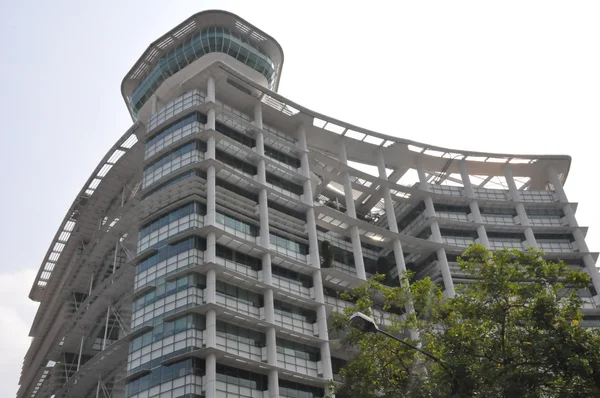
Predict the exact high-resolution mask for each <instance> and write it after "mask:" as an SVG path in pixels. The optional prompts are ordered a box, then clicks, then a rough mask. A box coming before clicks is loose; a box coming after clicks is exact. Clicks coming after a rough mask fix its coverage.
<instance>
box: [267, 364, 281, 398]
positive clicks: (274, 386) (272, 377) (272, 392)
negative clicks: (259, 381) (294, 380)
mask: <svg viewBox="0 0 600 398" xmlns="http://www.w3.org/2000/svg"><path fill="white" fill-rule="evenodd" d="M269 398H279V375H278V373H277V370H276V369H271V370H269Z"/></svg>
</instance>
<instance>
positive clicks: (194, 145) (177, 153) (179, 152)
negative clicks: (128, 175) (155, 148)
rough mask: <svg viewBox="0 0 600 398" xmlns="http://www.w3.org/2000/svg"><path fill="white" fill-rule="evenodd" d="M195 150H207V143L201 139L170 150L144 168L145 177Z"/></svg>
mask: <svg viewBox="0 0 600 398" xmlns="http://www.w3.org/2000/svg"><path fill="white" fill-rule="evenodd" d="M194 150H197V151H202V152H206V143H205V142H204V141H200V140H198V141H193V142H189V143H187V144H185V145H183V146H180V147H177V148H175V149H173V150H171V151H169V152H168V153H166V154H165V155H163V156H161V157H160V158H158V159H156V160H155V161H154V162H152V163H150V164H149V165H147V166H146V167H145V168H144V177H146V176H148V175H150V174H151V173H152V172H153V171H155V170H158V169H159V168H161V167H162V166H164V165H166V164H167V163H169V162H171V161H173V160H175V159H177V158H179V157H181V156H183V155H185V154H186V153H189V152H192V151H194Z"/></svg>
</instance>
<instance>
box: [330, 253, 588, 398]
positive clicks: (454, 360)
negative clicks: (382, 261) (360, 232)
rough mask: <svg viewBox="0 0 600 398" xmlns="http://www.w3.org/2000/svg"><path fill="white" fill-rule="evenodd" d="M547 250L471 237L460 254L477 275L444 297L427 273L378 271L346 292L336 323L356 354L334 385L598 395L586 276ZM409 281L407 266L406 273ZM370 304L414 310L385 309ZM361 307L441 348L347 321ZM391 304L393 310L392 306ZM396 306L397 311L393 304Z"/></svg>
mask: <svg viewBox="0 0 600 398" xmlns="http://www.w3.org/2000/svg"><path fill="white" fill-rule="evenodd" d="M542 254H543V253H542V252H540V251H535V250H530V251H528V252H520V251H517V250H511V251H509V250H503V251H497V252H490V251H488V250H487V249H485V248H484V247H483V246H481V245H473V246H471V247H470V248H469V249H467V251H466V252H465V253H464V254H463V256H462V257H461V258H460V259H459V265H460V267H461V269H462V271H463V272H464V273H465V274H467V275H468V276H469V277H470V278H471V279H473V282H472V283H468V284H463V285H460V286H457V295H456V296H455V297H454V298H450V299H447V298H444V296H443V294H442V292H441V290H440V288H439V287H438V286H437V285H435V284H433V283H432V282H431V280H429V279H423V280H419V281H412V283H411V284H410V287H406V286H407V284H406V283H402V284H401V285H402V286H401V287H387V286H385V285H384V284H383V283H382V281H383V276H381V275H378V276H376V277H375V278H373V279H371V280H369V281H367V282H366V283H365V284H364V285H362V286H360V287H357V288H355V289H353V290H352V291H350V292H344V293H341V294H340V297H341V298H342V299H345V300H349V301H352V302H354V303H355V305H354V307H352V308H347V309H346V310H345V311H344V313H339V314H335V315H334V318H333V322H332V328H333V330H334V331H337V332H338V333H341V334H342V335H343V336H344V337H343V338H342V339H341V341H340V344H341V347H340V348H341V349H344V350H346V351H347V352H351V353H353V354H352V359H351V360H350V361H349V362H348V364H347V366H345V367H344V368H343V369H342V371H341V376H342V377H343V378H344V380H345V382H344V383H343V384H342V385H338V386H336V388H335V389H336V393H337V394H338V395H340V396H350V397H367V398H368V397H423V398H425V397H429V398H435V397H440V398H441V397H444V398H445V397H452V396H455V397H486V398H487V397H592V396H600V333H599V332H598V331H597V330H587V329H584V328H582V327H580V326H579V321H580V320H581V319H582V314H581V311H580V308H581V304H582V303H581V299H580V298H579V297H578V295H577V289H581V288H587V287H588V286H589V283H590V278H589V277H588V276H587V275H586V274H584V273H582V272H580V271H573V270H570V269H569V267H568V266H566V265H565V264H564V263H562V262H559V263H552V262H547V261H545V260H544V259H543V258H542ZM403 278H404V279H405V280H404V282H406V280H407V278H409V275H405V276H403ZM374 307H378V308H381V309H383V310H384V311H391V310H393V309H402V308H412V309H414V311H413V310H411V311H409V313H408V314H404V315H403V316H397V317H394V318H392V319H386V324H385V325H384V326H382V324H383V319H382V316H381V312H379V311H377V310H374ZM356 311H360V312H363V313H365V314H366V315H368V316H371V317H373V318H374V319H375V320H376V322H377V323H378V324H379V325H380V326H381V327H382V328H383V329H385V330H386V331H387V332H389V333H391V334H394V335H396V336H398V337H399V338H401V339H403V340H404V341H406V342H409V343H411V344H413V345H417V346H420V347H421V348H422V349H424V350H425V351H427V352H429V353H431V354H433V355H435V356H436V357H438V358H441V361H439V362H436V361H433V360H431V359H429V358H427V357H426V356H424V355H422V354H419V353H418V352H416V351H415V350H412V349H411V348H409V347H407V346H405V345H402V344H401V343H399V342H397V341H395V340H393V339H391V338H389V337H386V336H384V335H382V334H380V333H377V334H367V333H362V332H360V331H358V330H355V329H350V328H348V326H347V321H348V319H349V317H350V316H351V315H352V314H353V313H354V312H356ZM391 312H394V311H391ZM395 312H397V311H395Z"/></svg>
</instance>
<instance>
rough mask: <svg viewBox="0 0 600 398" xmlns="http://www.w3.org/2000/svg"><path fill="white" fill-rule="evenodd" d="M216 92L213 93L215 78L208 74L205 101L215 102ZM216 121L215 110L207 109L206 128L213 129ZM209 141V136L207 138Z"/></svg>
mask: <svg viewBox="0 0 600 398" xmlns="http://www.w3.org/2000/svg"><path fill="white" fill-rule="evenodd" d="M215 100H216V94H215V79H214V78H213V77H212V76H210V77H209V78H208V81H207V82H206V102H215ZM215 123H216V117H215V110H214V109H212V108H211V109H209V110H208V112H206V129H207V130H214V129H215ZM209 141H210V138H209Z"/></svg>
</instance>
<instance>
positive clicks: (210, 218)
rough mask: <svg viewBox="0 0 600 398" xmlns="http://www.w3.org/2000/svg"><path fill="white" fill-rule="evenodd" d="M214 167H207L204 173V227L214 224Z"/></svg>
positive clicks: (215, 182)
mask: <svg viewBox="0 0 600 398" xmlns="http://www.w3.org/2000/svg"><path fill="white" fill-rule="evenodd" d="M216 174H217V173H216V169H215V166H209V167H208V170H207V171H206V216H204V225H215V224H216V213H217V202H216V200H217V176H216Z"/></svg>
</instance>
